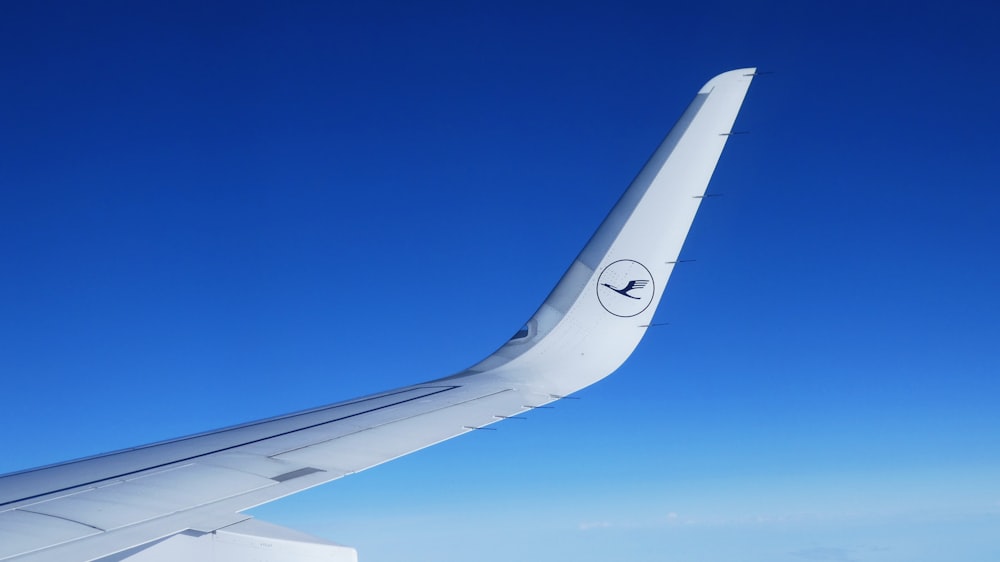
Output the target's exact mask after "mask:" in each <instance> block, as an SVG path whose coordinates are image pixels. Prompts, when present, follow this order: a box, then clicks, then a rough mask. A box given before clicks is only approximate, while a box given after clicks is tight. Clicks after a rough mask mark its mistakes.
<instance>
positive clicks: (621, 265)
mask: <svg viewBox="0 0 1000 562" xmlns="http://www.w3.org/2000/svg"><path fill="white" fill-rule="evenodd" d="M655 289H656V286H655V285H654V284H653V276H652V274H650V273H649V270H648V269H646V266H644V265H642V264H641V263H639V262H637V261H634V260H618V261H616V262H614V263H612V264H610V265H608V266H607V267H605V268H604V271H602V272H601V276H600V277H599V278H598V279H597V300H599V301H600V302H601V306H603V307H604V310H607V311H608V312H610V313H611V314H614V315H615V316H621V317H623V318H628V317H631V316H635V315H637V314H639V313H641V312H642V311H644V310H646V308H647V307H649V303H651V302H653V291H654V290H655Z"/></svg>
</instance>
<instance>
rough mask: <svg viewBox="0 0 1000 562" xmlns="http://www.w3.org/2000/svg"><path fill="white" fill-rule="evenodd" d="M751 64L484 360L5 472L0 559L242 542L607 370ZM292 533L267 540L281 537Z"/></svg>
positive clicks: (664, 147)
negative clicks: (265, 506)
mask: <svg viewBox="0 0 1000 562" xmlns="http://www.w3.org/2000/svg"><path fill="white" fill-rule="evenodd" d="M754 73H755V69H753V68H744V69H739V70H733V71H730V72H726V73H723V74H720V75H718V76H716V77H715V78H713V79H712V80H710V81H709V82H708V83H707V84H705V86H704V87H702V88H701V90H699V92H698V94H697V95H696V96H695V99H694V101H692V102H691V104H690V105H689V106H688V108H687V109H686V110H685V112H684V113H683V114H682V116H681V118H680V119H679V120H678V122H677V124H676V125H674V127H673V129H672V130H671V131H670V133H669V134H668V135H667V137H666V139H664V141H663V142H662V143H661V144H660V146H659V148H657V150H656V151H655V152H654V153H653V155H652V156H651V157H650V159H649V161H648V162H647V163H646V165H645V166H644V167H643V168H642V170H641V171H640V172H639V174H638V175H637V176H636V178H635V179H634V180H633V181H632V183H631V185H630V186H629V188H628V189H627V190H626V191H625V193H624V194H623V195H622V197H621V199H619V201H618V203H617V204H616V205H615V206H614V208H612V210H611V212H610V213H609V214H608V216H607V218H606V219H605V220H604V222H603V223H602V224H601V226H600V227H599V228H598V229H597V231H596V232H595V233H594V235H593V236H592V237H591V239H590V241H589V242H588V243H587V245H586V246H585V247H584V248H583V250H582V251H581V252H580V254H579V255H578V256H577V258H576V259H575V260H574V261H573V263H572V264H571V265H570V267H569V269H568V270H567V271H566V273H565V274H564V275H563V277H562V279H561V280H560V281H559V283H558V284H557V285H556V287H555V288H554V289H553V291H552V292H551V293H550V294H549V296H548V298H546V299H545V301H544V302H543V303H542V305H541V307H539V309H538V311H537V312H535V314H534V315H533V316H532V317H531V319H530V320H529V321H528V323H527V324H526V326H525V328H524V329H523V330H521V331H520V332H518V334H517V335H516V336H515V337H514V338H512V339H511V340H510V341H508V342H507V343H506V344H504V345H503V346H502V347H500V348H499V349H498V350H497V351H495V352H494V353H493V354H492V355H490V356H489V357H487V358H486V359H484V360H483V361H481V362H480V363H478V364H476V365H474V366H472V367H470V368H469V369H466V370H465V371H462V372H460V373H458V374H455V375H452V376H449V377H445V378H442V379H437V380H434V381H430V382H427V383H423V384H417V385H413V386H409V387H404V388H400V389H395V390H392V391H387V392H383V393H379V394H375V395H371V396H367V397H363V398H359V399H356V400H349V401H346V402H340V403H337V404H332V405H329V406H324V407H321V408H316V409H313V410H307V411H302V412H296V413H293V414H289V415H285V416H279V417H276V418H271V419H267V420H262V421H258V422H253V423H249V424H244V425H240V426H235V427H230V428H225V429H221V430H218V431H213V432H209V433H204V434H199V435H194V436H189V437H184V438H180V439H175V440H171V441H166V442H161V443H155V444H152V445H147V446H144V447H137V448H134V449H128V450H124V451H118V452H114V453H109V454H106V455H100V456H96V457H91V458H86V459H80V460H76V461H71V462H67V463H62V464H57V465H52V466H48V467H42V468H38V469H34V470H27V471H22V472H17V473H13V474H8V475H5V476H2V477H0V560H18V561H20V562H28V561H31V562H40V561H59V562H64V561H67V560H100V559H105V560H124V559H129V560H156V559H169V557H170V556H176V553H174V554H169V553H168V550H169V549H168V546H170V545H174V547H176V545H177V544H181V543H180V542H179V541H181V540H182V539H183V540H187V541H189V542H192V544H194V543H195V542H197V541H198V540H200V539H202V538H206V537H208V538H211V539H213V540H215V541H216V542H220V543H221V542H226V541H228V542H226V544H230V543H234V541H235V542H236V543H238V542H239V540H238V539H239V538H240V537H245V536H246V533H249V532H250V531H247V529H252V530H253V532H260V525H261V524H259V523H256V522H253V521H247V520H248V519H250V517H249V516H247V515H243V514H242V513H241V512H242V511H245V510H247V509H249V508H251V507H254V506H257V505H260V504H262V503H266V502H269V501H272V500H275V499H277V498H280V497H283V496H286V495H289V494H293V493H295V492H298V491H301V490H304V489H306V488H310V487H313V486H316V485H319V484H322V483H325V482H329V481H331V480H334V479H337V478H340V477H341V476H344V475H347V474H351V473H354V472H358V471H360V470H364V469H366V468H370V467H372V466H375V465H377V464H381V463H383V462H386V461H388V460H391V459H394V458H396V457H399V456H402V455H405V454H408V453H411V452H413V451H416V450H419V449H422V448H424V447H427V446H430V445H433V444H435V443H438V442H440V441H443V440H446V439H450V438H452V437H455V436H457V435H461V434H463V433H466V432H468V431H472V430H475V429H478V428H481V427H483V426H486V425H489V424H492V423H495V422H497V421H501V420H503V419H504V418H506V417H510V416H514V415H516V414H518V413H520V412H523V411H525V410H529V409H531V408H535V407H538V406H541V405H544V404H546V403H548V402H551V401H553V400H556V399H558V398H560V397H562V396H565V395H567V394H570V393H572V392H575V391H577V390H579V389H581V388H583V387H585V386H588V385H590V384H592V383H594V382H596V381H597V380H600V379H601V378H604V377H606V376H608V375H609V374H611V373H612V372H613V371H615V370H616V369H617V368H618V367H619V366H620V365H621V364H622V363H623V362H624V361H625V360H626V359H627V358H628V356H629V355H630V354H631V353H632V351H633V350H634V349H635V347H636V346H637V345H638V343H639V341H640V339H641V338H642V336H643V335H644V334H645V331H646V328H647V326H648V325H649V324H650V322H651V320H652V318H653V314H654V313H655V311H656V307H657V305H658V304H659V301H660V298H661V296H662V294H663V289H664V287H665V286H666V284H667V281H668V280H669V278H670V274H671V272H672V271H673V267H674V264H675V263H676V261H677V258H678V256H679V254H680V251H681V246H682V244H683V242H684V239H685V237H686V236H687V233H688V230H689V229H690V227H691V223H692V221H693V220H694V216H695V213H696V212H697V210H698V206H699V204H700V203H701V199H702V198H703V197H704V194H705V189H706V187H707V186H708V182H709V179H710V178H711V176H712V173H713V171H714V169H715V166H716V164H717V162H718V160H719V156H720V155H721V153H722V149H723V147H724V146H725V143H726V140H727V139H728V135H729V133H730V132H731V130H732V126H733V123H734V121H735V119H736V115H737V113H738V112H739V109H740V107H741V105H742V103H743V99H744V97H745V95H746V92H747V89H748V88H749V85H750V82H751V80H752V78H753V75H754ZM241 533H242V534H241ZM287 533H291V531H287ZM285 536H286V534H285V533H284V532H279V533H277V534H273V533H272V534H271V535H268V538H269V540H271V541H272V543H273V544H282V540H285V539H284V538H282V537H285ZM234 537H235V538H234ZM288 540H289V541H291V539H288ZM250 542H254V541H252V540H251V541H250ZM258 542H259V541H258ZM291 542H295V541H291ZM301 542H302V541H301V540H300V541H299V543H301ZM306 542H308V541H306ZM185 544H186V543H185ZM310 544H312V543H310ZM312 546H313V547H316V548H321V546H322V545H319V544H318V543H317V544H312ZM220 548H222V547H221V546H219V545H218V544H216V545H215V550H213V551H212V552H216V553H218V552H221V551H220V550H219V549H220ZM348 550H349V549H348ZM171 552H172V551H171ZM185 552H187V553H188V554H190V553H191V552H195V553H197V552H198V551H185ZM206 552H208V551H206ZM352 552H353V551H352ZM346 559H352V558H351V555H350V554H349V555H348V556H347V558H346Z"/></svg>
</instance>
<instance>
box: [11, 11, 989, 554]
mask: <svg viewBox="0 0 1000 562" xmlns="http://www.w3.org/2000/svg"><path fill="white" fill-rule="evenodd" d="M203 4H205V3H195V2H190V3H186V2H182V3H176V2H172V3H155V2H151V3H144V4H141V5H137V4H134V3H127V2H122V3H114V2H102V3H94V4H93V5H88V6H82V5H80V4H78V3H58V2H55V3H44V4H43V3H24V4H23V5H11V6H6V7H5V9H4V12H5V16H4V18H3V19H2V21H0V47H2V48H0V63H2V64H0V68H3V69H4V71H3V73H2V75H0V131H2V133H0V143H2V146H0V377H2V380H3V381H4V390H3V394H2V396H3V398H4V400H3V405H4V407H3V408H0V440H2V443H3V450H4V454H3V455H0V472H6V471H9V470H17V469H21V468H27V467H31V466H36V465H40V464H45V463H51V462H57V461H60V460H65V459H68V458H73V457H79V456H83V455H88V454H94V453H99V452H103V451H107V450H112V449H117V448H122V447H126V446H130V445H136V444H140V443H145V442H151V441H155V440H159V439H163V438H168V437H173V436H177V435H182V434H187V433H193V432H197V431H202V430H206V429H210V428H213V427H219V426H223V425H227V424H232V423H238V422H241V421H247V420H252V419H257V418H261V417H266V416H271V415H275V414H280V413H284V412H287V411H292V410H296V409H302V408H306V407H311V406H315V405H318V404H323V403H328V402H333V401H336V400H340V399H347V398H351V397H354V396H358V395H361V394H364V393H368V392H374V391H378V390H384V389H387V388H392V387H395V386H399V385H403V384H408V383H412V382H416V381H420V380H425V379H429V378H434V377H437V376H442V375H446V374H450V373H452V372H455V371H458V370H461V369H462V368H464V367H466V366H468V365H469V364H472V363H474V362H475V361H477V360H478V359H479V358H481V357H482V356H484V355H486V354H488V353H489V352H491V351H492V350H493V349H494V348H496V347H497V346H498V345H499V344H500V343H502V342H503V341H504V340H505V339H506V338H507V337H508V336H509V335H510V334H511V333H513V332H514V331H515V330H516V329H517V328H519V327H520V325H521V324H522V323H523V321H524V320H525V319H527V318H528V317H529V316H530V314H531V313H532V312H533V311H534V309H535V307H536V306H537V305H538V304H539V303H540V302H541V300H542V299H543V298H544V297H545V295H546V294H547V292H548V290H549V289H550V288H551V287H552V286H553V285H554V283H555V282H556V281H557V280H558V278H559V276H560V274H561V273H562V271H563V269H564V268H565V267H566V266H567V265H568V264H569V262H570V261H571V260H572V258H573V257H574V256H575V254H576V252H577V251H578V250H579V249H580V248H581V247H582V245H583V243H584V242H585V241H586V239H587V237H588V236H589V235H590V233H591V232H592V231H593V229H594V228H596V226H597V224H598V223H599V222H600V220H601V219H602V218H603V216H604V214H605V213H606V212H607V210H608V209H609V208H610V207H611V205H612V204H613V203H614V201H615V200H616V199H617V197H618V195H619V194H620V193H621V191H622V190H623V189H624V188H625V186H626V185H627V184H628V182H629V181H630V180H631V178H632V175H633V174H634V173H635V172H636V171H637V170H638V169H639V167H640V166H641V165H642V163H643V162H644V160H645V158H646V157H647V156H648V155H649V154H650V153H651V151H652V150H653V148H654V147H655V146H656V144H657V143H658V142H659V140H660V139H661V138H662V136H663V135H664V134H665V133H666V131H667V130H668V129H669V127H670V126H671V125H672V124H673V122H674V120H675V119H676V118H677V116H679V115H680V113H681V111H682V110H683V109H684V107H685V106H686V104H687V103H688V102H689V101H690V99H691V97H692V96H693V95H694V93H695V92H696V91H697V88H698V87H700V86H701V84H703V83H704V82H705V81H706V80H707V79H708V78H710V77H711V76H713V75H715V74H716V73H718V72H722V71H725V70H729V69H732V68H738V67H742V66H750V65H756V66H759V67H760V68H761V70H764V71H771V72H773V74H769V75H766V76H762V77H761V78H759V79H757V80H756V81H755V83H754V84H753V86H752V87H751V89H750V93H749V95H748V97H747V101H746V103H745V105H744V108H743V111H742V113H741V115H740V118H739V120H738V123H737V129H739V130H747V131H750V134H748V135H741V136H738V137H734V138H732V139H731V141H730V143H729V145H728V146H727V148H726V151H725V153H724V154H723V156H722V160H721V163H720V166H719V168H718V170H717V172H716V175H715V177H714V179H713V183H712V184H711V186H710V188H709V189H710V190H711V191H713V192H716V193H723V194H724V196H722V197H718V198H713V199H711V200H709V201H706V204H705V205H703V206H702V209H701V212H700V214H699V216H698V218H697V220H696V221H695V224H694V227H693V229H692V232H691V235H690V236H689V238H688V242H687V245H686V246H685V250H684V255H683V257H684V258H687V259H695V260H696V261H695V262H693V263H690V264H685V266H684V267H682V268H679V269H678V270H677V272H676V273H675V275H674V276H673V278H672V280H671V283H670V286H669V288H668V289H667V290H666V293H665V296H664V300H663V302H662V304H661V307H660V310H659V311H658V313H657V321H658V322H669V324H668V325H666V326H662V327H657V328H656V329H654V330H651V331H650V333H649V334H648V335H647V337H646V339H645V340H644V342H643V343H642V344H641V345H640V347H639V349H638V350H637V352H636V354H635V355H634V356H633V357H632V359H631V360H630V361H629V362H628V363H627V364H626V365H625V367H623V368H622V369H621V370H620V371H619V372H618V373H617V374H615V375H614V376H612V377H610V378H608V379H606V380H605V381H602V382H601V383H599V384H597V385H595V386H593V387H591V388H589V389H586V390H585V391H583V392H581V393H580V396H581V398H582V399H581V400H574V401H564V402H563V403H560V404H559V405H558V407H557V408H556V409H554V410H546V411H540V412H537V413H535V414H532V415H531V417H530V420H529V421H525V422H517V423H514V422H508V423H505V424H502V425H501V426H499V429H500V430H499V431H496V432H477V433H476V434H474V435H469V436H466V437H463V438H460V439H457V440H454V441H451V442H448V443H445V444H442V445H439V446H437V447H434V448H431V449H429V450H426V451H422V452H420V453H417V454H414V455H412V456H410V457H406V458H404V459H400V460H397V461H395V462H392V463H389V464H387V465H384V466H381V467H378V468H375V469H372V470H370V471H368V472H365V473H362V474H358V475H355V476H352V477H349V478H347V479H344V480H341V481H338V482H335V483H333V484H330V485H328V486H324V487H322V488H319V489H317V490H313V491H311V492H309V493H305V494H300V495H298V496H295V497H293V498H288V499H286V500H283V501H281V502H278V503H275V504H272V505H269V506H266V507H264V508H261V509H258V510H257V511H256V515H258V516H259V517H261V518H263V519H266V520H269V521H272V522H275V523H279V524H285V525H290V526H294V527H297V528H302V529H305V530H308V531H310V532H312V533H315V534H319V535H322V536H325V537H328V538H332V539H334V540H337V541H339V542H342V543H344V544H349V545H352V546H355V547H357V548H358V549H359V552H360V556H361V560H364V561H365V562H383V561H394V560H401V559H404V557H405V559H407V560H411V561H412V560H418V561H419V560H456V561H457V560H469V559H476V560H481V561H487V562H488V561H492V560H509V559H512V558H515V557H517V558H519V559H522V558H526V557H527V558H530V559H537V560H544V559H555V560H569V559H573V560H577V561H580V562H586V561H590V560H606V559H609V558H613V559H627V560H632V561H653V560H656V561H664V560H666V561H672V560H678V561H682V560H683V561H687V560H704V561H731V560H741V561H750V562H752V561H758V560H759V561H769V562H780V561H789V562H792V561H797V560H833V561H847V560H854V561H864V562H867V561H872V562H883V561H884V562H888V561H897V560H900V561H901V560H906V561H923V560H927V561H931V560H956V559H961V560H965V561H980V560H982V561H985V560H996V559H997V558H998V557H1000V540H998V539H997V537H998V536H1000V407H998V406H1000V404H998V400H997V397H998V396H1000V382H998V376H997V374H998V372H1000V345H998V342H1000V325H998V322H997V318H998V317H1000V299H998V298H997V296H996V287H998V286H1000V265H998V263H997V260H996V259H995V255H996V253H997V248H998V247H1000V226H998V225H1000V210H998V209H1000V195H998V193H997V180H996V178H997V177H998V175H1000V174H998V172H1000V169H998V168H1000V164H998V159H997V156H996V153H997V147H998V142H997V140H996V129H997V126H998V124H1000V110H998V109H997V104H996V92H997V91H998V86H1000V79H998V74H997V72H996V68H997V65H998V63H1000V47H997V44H996V41H995V30H996V29H998V28H1000V17H998V14H997V13H996V11H995V9H992V8H986V7H983V6H980V5H979V3H968V4H965V3H962V2H957V3H949V4H948V5H947V6H942V7H938V6H934V5H931V4H924V3H898V4H888V3H885V4H884V3H867V2H845V3H837V4H836V5H832V4H831V5H824V6H811V5H810V6H806V5H800V3H787V4H785V3H756V4H752V5H749V4H746V3H740V4H731V3H726V2H716V3H711V2H709V3H698V4H697V5H694V4H683V5H670V4H669V3H663V2H659V3H622V2H615V3H611V2H607V3H517V2H515V3H503V5H500V4H495V5H491V6H489V7H484V6H480V5H478V4H472V3H469V4H447V3H428V4H422V5H419V6H416V5H410V4H406V3H399V4H395V3H380V2H373V3H365V4H353V5H352V4H346V3H343V4H334V3H322V2H317V3H290V4H289V5H285V4H279V3H265V2H253V3H248V2H241V3H213V4H211V5H207V6H206V5H203ZM358 278H364V279H365V282H364V283H363V284H358V283H357V282H356V281H355V280H356V279H358ZM456 279H461V280H462V282H461V283H456V282H455V280H456Z"/></svg>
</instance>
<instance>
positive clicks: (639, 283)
mask: <svg viewBox="0 0 1000 562" xmlns="http://www.w3.org/2000/svg"><path fill="white" fill-rule="evenodd" d="M648 284H649V280H648V279H638V280H635V281H629V282H628V285H625V286H624V287H622V288H621V289H619V288H618V287H613V286H611V285H609V284H607V283H601V285H603V286H605V287H607V288H609V289H611V290H612V291H614V292H616V293H618V294H619V295H621V296H623V297H628V298H630V299H635V300H639V299H641V298H642V297H633V296H632V295H630V294H628V293H629V291H634V290H639V289H642V288H644V287H645V286H646V285H648Z"/></svg>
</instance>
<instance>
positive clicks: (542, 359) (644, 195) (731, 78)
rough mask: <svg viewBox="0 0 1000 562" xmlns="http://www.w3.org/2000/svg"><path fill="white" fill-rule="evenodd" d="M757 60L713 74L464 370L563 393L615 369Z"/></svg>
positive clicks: (659, 289) (638, 328)
mask: <svg viewBox="0 0 1000 562" xmlns="http://www.w3.org/2000/svg"><path fill="white" fill-rule="evenodd" d="M755 71H756V69H755V68H741V69H737V70H732V71H729V72H725V73H723V74H720V75H718V76H716V77H715V78H712V79H711V80H709V81H708V82H707V83H706V84H705V85H704V86H703V87H702V88H701V89H700V90H699V91H698V94H697V95H696V96H695V98H694V100H693V101H692V102H691V104H690V105H689V106H688V107H687V109H686V110H685V111H684V113H683V114H682V115H681V117H680V119H679V120H678V121H677V123H676V124H675V125H674V127H673V128H672V129H671V130H670V133H669V134H668V135H667V137H666V138H665V139H664V140H663V142H662V143H661V144H660V146H659V148H657V149H656V151H655V152H654V153H653V155H652V156H651V157H650V159H649V160H648V161H647V163H646V165H645V166H644V167H643V168H642V170H641V171H640V172H639V174H638V175H637V176H636V177H635V179H634V180H633V181H632V183H631V185H630V186H629V188H628V189H627V190H626V191H625V193H624V194H623V195H622V197H621V199H619V200H618V202H617V204H615V206H614V207H613V208H612V209H611V212H610V213H609V214H608V216H607V218H605V219H604V222H603V223H602V224H601V226H600V227H599V228H598V229H597V232H595V233H594V235H593V236H592V237H591V239H590V241H589V242H588V243H587V245H586V246H584V248H583V250H582V251H581V252H580V254H579V256H577V258H576V260H574V261H573V263H572V264H571V265H570V267H569V270H567V271H566V273H565V274H564V275H563V277H562V279H561V280H560V281H559V283H558V284H557V285H556V287H555V289H553V291H552V292H551V293H550V294H549V296H548V298H547V299H545V302H544V303H542V306H541V307H540V308H539V309H538V311H537V312H536V313H535V314H534V316H532V317H531V319H530V320H529V321H528V323H527V325H526V327H525V329H522V330H521V331H520V332H518V334H517V335H515V337H514V338H513V339H511V340H510V341H509V342H507V343H506V344H505V345H504V346H503V347H501V348H500V349H499V350H497V351H496V352H495V353H494V354H492V355H490V356H489V357H488V358H486V359H485V360H483V361H482V362H480V363H479V364H477V365H475V366H474V367H472V368H471V369H469V370H468V371H466V372H464V373H462V374H461V375H459V376H462V375H470V374H473V373H482V372H485V371H492V372H494V373H495V374H497V375H500V376H502V377H504V378H505V379H508V380H512V381H516V382H519V383H522V384H538V385H540V386H541V387H543V388H545V389H546V390H547V391H549V392H551V393H555V394H559V395H563V394H568V393H570V392H573V391H575V390H578V389H579V388H582V387H584V386H587V385H589V384H591V383H593V382H595V381H597V380H599V379H601V378H603V377H605V376H607V375H609V374H611V372H613V371H614V370H615V369H617V368H618V367H619V366H620V365H621V364H622V363H623V362H624V361H625V359H627V358H628V356H629V355H630V354H631V353H632V351H633V350H634V349H635V347H636V345H638V343H639V340H640V339H641V338H642V336H643V334H644V333H645V331H646V328H647V327H648V326H649V324H650V323H651V320H652V317H653V314H654V312H655V311H656V307H657V305H658V304H659V301H660V297H661V296H662V294H663V289H664V287H665V286H666V284H667V281H668V280H669V279H670V274H671V272H672V271H673V268H674V265H675V264H676V262H677V258H678V256H679V255H680V251H681V246H682V245H683V243H684V239H685V238H686V237H687V233H688V230H689V229H690V228H691V223H692V221H693V220H694V216H695V213H696V212H697V211H698V206H699V205H700V204H701V201H702V198H703V197H704V194H705V189H706V188H707V186H708V182H709V180H710V179H711V177H712V173H713V172H714V170H715V166H716V164H717V163H718V161H719V156H720V155H721V154H722V149H723V147H724V146H725V144H726V140H727V139H728V138H729V137H728V135H726V133H730V132H731V131H732V127H733V123H734V122H735V120H736V115H737V113H738V112H739V110H740V107H741V106H742V104H743V99H744V97H745V96H746V93H747V89H748V88H749V86H750V82H751V80H752V79H753V75H754V73H755Z"/></svg>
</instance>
